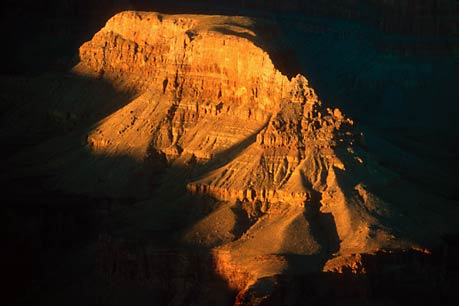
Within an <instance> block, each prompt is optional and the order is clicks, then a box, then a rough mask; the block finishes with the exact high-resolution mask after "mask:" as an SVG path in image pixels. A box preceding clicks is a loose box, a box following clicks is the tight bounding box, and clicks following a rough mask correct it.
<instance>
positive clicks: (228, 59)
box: [7, 11, 457, 305]
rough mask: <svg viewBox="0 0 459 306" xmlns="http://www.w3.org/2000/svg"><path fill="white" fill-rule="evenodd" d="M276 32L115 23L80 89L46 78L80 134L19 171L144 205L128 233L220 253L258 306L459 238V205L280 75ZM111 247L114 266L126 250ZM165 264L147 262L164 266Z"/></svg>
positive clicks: (222, 25)
mask: <svg viewBox="0 0 459 306" xmlns="http://www.w3.org/2000/svg"><path fill="white" fill-rule="evenodd" d="M271 29H272V24H271V23H270V21H269V20H262V19H260V20H258V19H250V18H246V17H225V16H202V15H165V14H159V13H152V12H151V13H150V12H148V13H147V12H135V11H127V12H123V13H120V14H117V15H115V16H114V17H112V18H111V19H110V20H109V21H108V22H107V24H106V25H105V27H103V28H102V29H101V30H100V31H99V32H98V33H96V34H95V35H94V37H93V38H92V39H91V40H90V41H88V42H86V43H84V44H83V45H82V46H81V48H80V52H79V56H80V61H79V63H78V64H77V65H76V66H75V67H74V68H73V70H72V75H71V76H67V77H68V78H69V80H70V81H69V80H57V81H56V80H49V79H46V78H45V79H38V80H34V81H33V82H36V83H37V84H38V85H42V84H46V85H50V84H51V85H52V88H53V90H52V91H51V92H52V94H51V97H49V98H50V101H51V102H48V103H49V105H48V109H47V112H46V114H45V115H43V118H46V120H53V121H55V122H56V124H57V125H58V126H60V127H66V128H68V129H69V131H68V133H67V132H62V134H60V135H56V137H53V138H51V139H48V140H47V141H44V142H42V143H41V144H40V145H38V146H37V147H33V148H31V149H29V150H26V151H24V152H22V153H21V154H19V155H18V156H14V157H13V158H12V162H16V163H18V164H20V163H22V166H23V168H21V169H19V170H17V171H16V173H15V175H17V176H21V175H30V174H31V173H33V174H35V175H37V174H40V175H43V176H46V177H47V178H48V179H47V188H52V189H57V190H60V191H63V192H70V193H77V194H83V195H90V196H95V197H107V198H137V199H138V200H139V201H140V200H142V201H140V202H138V203H137V205H136V206H135V207H134V208H130V209H121V210H120V211H119V212H117V214H118V215H117V217H118V218H119V220H121V221H119V222H120V224H126V223H127V224H130V225H131V226H132V228H133V229H132V228H131V229H130V230H126V229H124V228H122V229H120V230H119V232H118V233H117V234H118V235H120V236H122V237H125V236H126V237H129V236H130V235H140V236H142V237H143V238H145V239H147V240H148V241H153V242H152V244H153V245H154V244H155V243H157V244H158V245H161V247H164V245H167V247H169V249H171V246H170V244H172V245H173V246H175V247H176V246H177V245H180V246H181V247H187V248H189V247H192V248H198V249H199V248H202V249H206V250H210V251H209V252H208V253H207V254H210V255H209V256H210V258H204V259H202V262H200V263H198V264H197V266H198V267H201V266H205V265H206V263H207V262H211V263H212V267H213V270H214V272H215V273H216V274H217V275H219V276H220V277H222V278H223V279H224V280H225V281H226V282H227V283H228V286H229V287H230V288H231V289H232V290H236V291H239V295H238V298H237V300H238V301H239V302H240V303H241V304H244V303H245V304H247V305H252V304H261V303H262V302H263V299H265V298H268V297H269V291H270V290H271V289H272V288H274V287H275V286H274V285H273V279H272V277H274V276H278V275H282V274H287V275H289V274H307V273H319V272H321V271H325V272H327V271H328V272H330V271H333V272H336V273H338V272H340V271H341V272H342V271H347V270H351V272H352V273H363V271H364V270H365V268H364V267H362V264H361V262H360V261H361V260H360V258H361V255H360V254H371V253H376V252H378V251H381V250H385V251H388V252H390V251H392V250H405V249H409V250H411V249H415V250H418V251H419V252H420V253H422V252H424V248H427V247H429V246H431V245H433V244H434V243H435V241H437V240H438V238H439V237H441V236H442V235H443V234H445V233H448V232H451V231H454V230H456V227H457V225H456V224H455V223H454V222H453V221H451V220H455V217H456V216H457V209H453V207H454V204H455V202H454V200H449V199H445V198H444V197H442V196H441V195H438V194H434V193H431V192H430V191H429V190H422V189H421V188H420V187H419V186H416V185H415V184H413V183H412V182H410V181H407V180H405V179H404V178H403V177H402V176H401V175H400V174H399V173H397V172H395V171H393V170H389V169H387V168H385V167H384V166H383V165H381V164H380V163H379V162H378V160H377V159H375V158H373V157H372V154H371V152H368V150H367V147H366V139H365V137H364V136H365V135H363V134H362V133H361V132H360V131H359V129H358V127H356V126H355V124H354V122H353V121H352V120H351V119H350V118H348V117H347V116H346V115H344V114H343V113H342V111H341V110H339V109H338V108H329V107H327V105H326V104H325V103H324V102H322V101H321V100H320V99H319V97H318V95H317V94H316V93H315V91H314V90H313V89H312V88H311V87H310V86H309V82H308V80H307V78H306V77H305V76H303V75H300V74H299V75H296V76H294V77H288V76H286V75H284V74H283V73H282V72H281V71H280V70H279V67H277V66H276V65H282V64H283V63H282V61H274V60H273V59H274V57H273V56H272V54H270V53H268V52H267V51H266V50H264V49H263V48H262V47H263V46H266V45H268V44H269V42H267V40H269V39H273V40H275V39H278V37H276V33H273V32H272V31H271ZM92 82H96V83H92ZM101 84H105V85H104V86H106V87H103V86H102V85H101ZM7 86H12V87H13V86H17V85H13V84H10V83H7ZM110 88H111V89H112V90H113V89H114V93H113V92H112V94H111V95H107V92H109V91H110V90H109V89H110ZM69 93H72V95H70V94H69ZM100 95H104V96H105V97H108V98H106V99H101V98H100ZM29 111H30V110H29ZM39 111H41V110H38V109H37V112H39ZM38 117H39V116H38V115H37V118H38ZM12 118H14V116H13V117H12ZM40 118H41V117H40ZM11 120H13V119H10V121H11ZM37 120H38V119H37ZM38 121H39V120H38ZM33 124H35V126H40V124H41V123H40V122H37V123H35V122H34V123H33ZM29 130H32V129H31V128H29ZM382 149H383V150H385V149H392V148H389V147H388V146H386V145H385V147H382ZM24 161H27V163H28V164H26V166H24ZM431 203H435V207H432V205H430V204H431ZM432 210H434V211H435V212H437V213H434V214H432ZM442 211H443V212H444V211H448V212H449V214H450V216H448V217H447V218H445V216H444V213H443V214H441V213H440V212H442ZM134 233H135V234H134ZM139 233H140V234H139ZM152 233H153V234H152ZM163 240H166V241H163ZM157 241H160V242H157ZM171 241H172V242H171ZM101 252H102V253H103V254H102V256H101V257H100V258H101V261H102V263H100V266H102V267H103V269H105V270H106V269H109V268H107V267H111V266H112V264H111V263H112V261H113V262H117V260H118V259H117V258H118V257H123V256H124V255H120V256H118V255H117V254H118V253H117V252H118V251H117V250H116V248H113V247H112V246H111V245H109V246H104V247H103V248H102V251H101ZM104 252H105V253H104ZM142 252H143V251H142ZM157 252H159V253H161V252H162V253H163V254H166V255H164V256H163V255H161V256H162V257H167V256H169V255H170V254H173V255H170V256H173V257H174V258H175V256H177V255H176V253H174V252H173V251H164V252H163V251H157ZM152 253H153V254H155V251H153V252H152ZM104 254H105V255H104ZM142 254H143V253H142ZM168 254H169V255H168ZM126 256H127V255H126ZM161 256H159V257H161ZM127 257H129V256H127ZM156 257H158V256H156ZM156 257H155V256H152V258H150V259H148V260H145V261H142V260H139V262H142V263H144V262H148V263H149V264H151V263H152V262H153V264H156V265H163V264H164V263H163V262H162V261H161V259H158V260H156V259H155V258H156ZM162 257H161V258H162ZM199 257H200V255H199V254H198V255H191V257H190V258H192V259H189V258H187V259H186V260H185V259H184V261H183V264H184V265H186V266H187V267H188V266H190V265H193V263H190V262H194V261H195V260H197V259H196V258H199ZM155 260H156V261H155ZM189 261H190V262H189ZM203 262H204V264H203ZM115 266H117V267H119V266H123V265H121V264H119V265H115ZM349 267H350V268H349ZM136 269H137V270H135V271H134V272H132V273H134V274H139V273H140V274H141V273H146V272H145V271H147V270H148V269H150V270H151V271H156V268H154V267H153V268H151V267H149V268H148V269H147V268H145V269H143V268H142V267H140V268H136ZM184 269H185V268H184ZM150 270H148V271H150ZM170 270H171V271H172V270H173V272H171V273H173V274H174V275H176V276H177V277H176V278H177V279H181V278H182V277H183V275H181V274H180V273H185V272H186V269H185V272H184V271H178V272H177V271H175V270H174V269H172V268H171V269H170ZM119 273H121V274H123V275H124V274H129V273H131V272H130V271H127V272H126V271H121V272H119ZM149 273H150V272H149ZM206 273H207V272H206ZM108 274H110V272H109V273H108ZM206 277H207V276H206ZM177 282H179V281H177ZM175 285H176V284H174V285H173V286H175ZM171 286H172V285H171ZM177 286H178V285H177ZM266 288H268V289H266ZM269 288H271V289H269ZM265 289H266V290H267V291H268V293H266V296H259V297H258V295H263V294H265V291H264V290H265ZM272 290H274V289H272ZM252 297H253V299H252ZM244 301H246V302H244ZM239 302H238V303H239ZM180 303H185V302H183V300H180V301H177V302H176V304H177V305H180Z"/></svg>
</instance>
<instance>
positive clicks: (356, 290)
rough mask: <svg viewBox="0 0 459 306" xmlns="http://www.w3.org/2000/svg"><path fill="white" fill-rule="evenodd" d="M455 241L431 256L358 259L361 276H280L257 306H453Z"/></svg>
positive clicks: (380, 255) (407, 253)
mask: <svg viewBox="0 0 459 306" xmlns="http://www.w3.org/2000/svg"><path fill="white" fill-rule="evenodd" d="M458 250H459V249H458V245H457V237H456V238H455V239H452V240H451V241H449V242H448V243H445V244H444V246H443V247H440V248H437V249H435V250H434V251H433V253H432V254H430V255H429V254H424V253H421V252H417V251H400V252H393V253H377V254H374V255H369V254H368V255H365V254H364V255H363V260H362V261H363V265H364V266H365V269H366V272H365V273H364V274H353V273H351V272H350V271H344V272H343V273H309V274H305V275H298V276H291V275H290V276H289V275H280V276H276V277H275V278H273V280H271V282H275V283H276V286H274V288H275V289H274V290H275V291H274V292H273V293H272V294H271V296H270V298H269V299H268V300H266V301H264V303H262V304H261V305H337V304H338V305H400V306H402V305H403V306H405V305H426V306H427V305H455V304H456V302H457V298H458V291H457V289H459V288H458V282H457V272H455V271H457V263H456V262H457V261H456V259H457V256H459V253H458Z"/></svg>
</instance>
